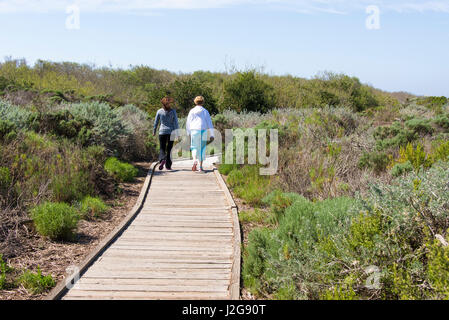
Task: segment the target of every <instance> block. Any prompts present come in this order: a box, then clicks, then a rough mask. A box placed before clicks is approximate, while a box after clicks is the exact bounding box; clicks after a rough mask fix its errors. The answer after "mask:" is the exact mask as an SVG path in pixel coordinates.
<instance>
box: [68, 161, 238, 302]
mask: <svg viewBox="0 0 449 320" xmlns="http://www.w3.org/2000/svg"><path fill="white" fill-rule="evenodd" d="M174 169H175V170H174V171H172V172H168V171H156V172H155V174H154V177H153V180H152V183H151V188H150V190H149V192H148V196H147V198H146V200H145V202H144V203H143V205H142V209H141V210H140V212H139V214H138V215H137V217H135V219H134V220H133V221H132V222H131V224H130V225H129V226H128V227H127V228H126V230H124V231H123V232H122V233H121V234H120V235H119V237H118V238H117V239H116V240H115V241H114V242H113V243H112V244H111V245H110V246H109V247H108V248H107V249H106V250H105V251H104V252H103V253H102V254H101V255H100V256H99V257H98V258H97V259H96V261H95V262H94V263H93V264H92V265H91V266H90V267H89V268H88V269H87V271H86V272H85V273H84V274H83V275H82V277H81V279H80V280H79V281H78V283H77V285H76V286H75V287H74V288H72V289H71V290H69V291H68V292H67V293H66V295H65V296H64V299H74V300H78V299H82V300H86V299H102V300H103V299H105V300H106V299H133V300H137V299H156V300H157V299H162V300H172V299H173V300H174V299H182V300H190V299H193V300H204V299H230V298H231V289H230V288H231V280H232V277H233V272H235V270H234V268H235V257H234V255H235V252H236V248H234V247H235V243H236V242H235V236H236V235H235V230H236V229H235V226H234V224H235V217H234V216H233V213H232V211H231V209H232V204H231V202H230V201H229V198H228V196H227V192H228V190H227V189H224V187H223V183H222V182H219V181H218V180H217V177H216V174H215V173H214V172H213V171H209V172H208V173H206V174H195V173H192V172H191V170H190V168H182V167H177V166H176V163H175V164H174ZM232 281H234V280H232ZM232 285H234V284H232Z"/></svg>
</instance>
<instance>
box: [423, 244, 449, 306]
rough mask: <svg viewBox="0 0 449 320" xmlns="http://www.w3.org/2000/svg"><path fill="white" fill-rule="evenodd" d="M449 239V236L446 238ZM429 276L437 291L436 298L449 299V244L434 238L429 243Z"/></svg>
mask: <svg viewBox="0 0 449 320" xmlns="http://www.w3.org/2000/svg"><path fill="white" fill-rule="evenodd" d="M446 241H449V236H448V237H447V238H446ZM428 247H429V253H428V259H429V262H428V268H427V276H428V279H429V283H430V284H431V286H432V288H434V290H435V291H436V296H435V297H434V298H435V299H444V300H449V246H443V245H442V244H441V243H440V242H439V241H437V240H434V241H433V242H432V243H430V244H429V245H428Z"/></svg>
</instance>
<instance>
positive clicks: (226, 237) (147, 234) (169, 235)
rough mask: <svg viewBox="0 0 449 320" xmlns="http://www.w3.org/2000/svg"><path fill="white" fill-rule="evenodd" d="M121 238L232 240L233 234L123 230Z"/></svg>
mask: <svg viewBox="0 0 449 320" xmlns="http://www.w3.org/2000/svg"><path fill="white" fill-rule="evenodd" d="M121 238H123V239H145V240H203V241H204V242H207V241H221V242H223V241H232V239H233V236H229V235H225V234H223V235H219V234H215V235H202V234H176V233H164V232H157V233H156V232H151V233H150V232H141V231H132V232H129V233H127V232H125V233H123V235H122V236H121Z"/></svg>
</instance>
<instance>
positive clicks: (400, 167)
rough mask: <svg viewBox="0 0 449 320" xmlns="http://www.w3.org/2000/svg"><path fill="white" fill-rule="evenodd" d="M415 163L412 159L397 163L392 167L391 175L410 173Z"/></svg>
mask: <svg viewBox="0 0 449 320" xmlns="http://www.w3.org/2000/svg"><path fill="white" fill-rule="evenodd" d="M413 169H414V168H413V165H412V163H411V162H410V161H407V162H404V163H397V164H395V165H394V167H393V168H392V169H391V175H392V176H393V177H400V176H403V175H404V174H406V173H409V172H411V171H413Z"/></svg>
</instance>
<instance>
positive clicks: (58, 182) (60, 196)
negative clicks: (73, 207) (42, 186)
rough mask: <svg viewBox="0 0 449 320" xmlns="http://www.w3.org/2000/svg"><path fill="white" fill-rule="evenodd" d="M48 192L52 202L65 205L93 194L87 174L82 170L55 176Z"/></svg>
mask: <svg viewBox="0 0 449 320" xmlns="http://www.w3.org/2000/svg"><path fill="white" fill-rule="evenodd" d="M50 190H51V191H52V194H53V196H52V198H53V200H54V201H56V202H67V203H71V202H73V201H77V200H80V199H82V198H83V197H84V196H85V195H86V194H91V193H92V192H93V188H92V185H91V184H90V183H89V173H88V172H87V171H83V170H82V169H81V170H79V171H78V170H73V171H68V172H64V173H61V174H57V175H55V176H54V177H53V179H52V180H51V184H50Z"/></svg>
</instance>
